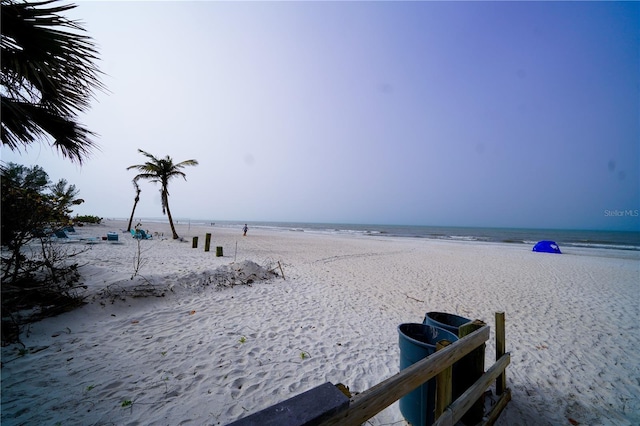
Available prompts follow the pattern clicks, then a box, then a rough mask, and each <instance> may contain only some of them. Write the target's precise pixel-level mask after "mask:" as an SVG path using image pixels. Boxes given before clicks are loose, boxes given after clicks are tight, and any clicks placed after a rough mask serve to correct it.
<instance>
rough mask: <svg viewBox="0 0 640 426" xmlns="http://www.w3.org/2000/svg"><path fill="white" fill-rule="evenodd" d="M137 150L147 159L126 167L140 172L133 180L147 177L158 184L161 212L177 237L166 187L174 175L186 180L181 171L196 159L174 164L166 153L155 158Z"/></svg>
mask: <svg viewBox="0 0 640 426" xmlns="http://www.w3.org/2000/svg"><path fill="white" fill-rule="evenodd" d="M138 152H139V153H140V154H142V155H144V156H145V157H147V158H148V161H147V162H146V163H144V164H135V165H133V166H129V167H127V170H131V169H137V170H138V171H140V172H141V173H140V174H138V175H137V176H136V177H134V178H133V180H134V182H137V181H139V180H140V179H147V180H149V181H150V182H152V183H159V184H160V201H161V203H162V214H165V213H166V215H167V217H168V218H169V225H170V226H171V232H172V233H173V239H174V240H175V239H178V238H180V237H178V233H177V232H176V228H175V226H173V218H172V217H171V210H169V191H168V189H167V187H168V185H169V180H170V179H171V178H173V177H175V176H182V177H183V178H184V180H187V177H186V175H185V174H184V172H182V170H180V169H182V168H183V167H185V166H197V165H198V162H197V161H196V160H186V161H181V162H180V163H177V164H174V163H173V160H172V159H171V157H169V156H168V155H167V156H166V157H164V158H156V157H154V156H153V155H151V154H149V153H148V152H145V151H143V150H141V149H138Z"/></svg>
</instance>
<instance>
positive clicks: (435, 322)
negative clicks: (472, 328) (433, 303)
mask: <svg viewBox="0 0 640 426" xmlns="http://www.w3.org/2000/svg"><path fill="white" fill-rule="evenodd" d="M468 322H471V320H470V319H468V318H464V317H461V316H458V315H454V314H447V313H444V312H427V313H426V314H425V316H424V321H423V322H422V323H423V324H426V325H431V326H433V327H440V328H444V329H445V330H447V331H450V332H452V333H453V334H455V335H456V336H458V329H459V328H460V326H461V325H464V324H466V323H468Z"/></svg>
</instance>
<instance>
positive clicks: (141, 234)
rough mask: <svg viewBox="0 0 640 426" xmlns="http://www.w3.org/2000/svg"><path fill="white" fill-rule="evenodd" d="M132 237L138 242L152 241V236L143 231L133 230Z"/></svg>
mask: <svg viewBox="0 0 640 426" xmlns="http://www.w3.org/2000/svg"><path fill="white" fill-rule="evenodd" d="M131 235H132V236H133V238H135V239H137V240H150V239H151V238H152V237H151V235H149V234H147V233H146V232H145V231H144V230H143V229H136V230H134V229H132V230H131Z"/></svg>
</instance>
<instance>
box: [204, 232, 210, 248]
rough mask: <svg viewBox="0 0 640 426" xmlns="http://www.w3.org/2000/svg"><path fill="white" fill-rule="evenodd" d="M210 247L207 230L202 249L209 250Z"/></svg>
mask: <svg viewBox="0 0 640 426" xmlns="http://www.w3.org/2000/svg"><path fill="white" fill-rule="evenodd" d="M209 247H211V233H209V232H207V233H206V234H205V236H204V251H209Z"/></svg>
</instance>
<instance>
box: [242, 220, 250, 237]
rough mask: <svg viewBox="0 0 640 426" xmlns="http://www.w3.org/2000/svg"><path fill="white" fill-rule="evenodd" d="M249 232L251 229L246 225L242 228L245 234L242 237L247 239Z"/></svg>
mask: <svg viewBox="0 0 640 426" xmlns="http://www.w3.org/2000/svg"><path fill="white" fill-rule="evenodd" d="M248 230H249V228H248V227H247V224H246V223H245V224H244V228H242V232H243V234H242V236H243V237H246V236H247V231H248Z"/></svg>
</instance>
